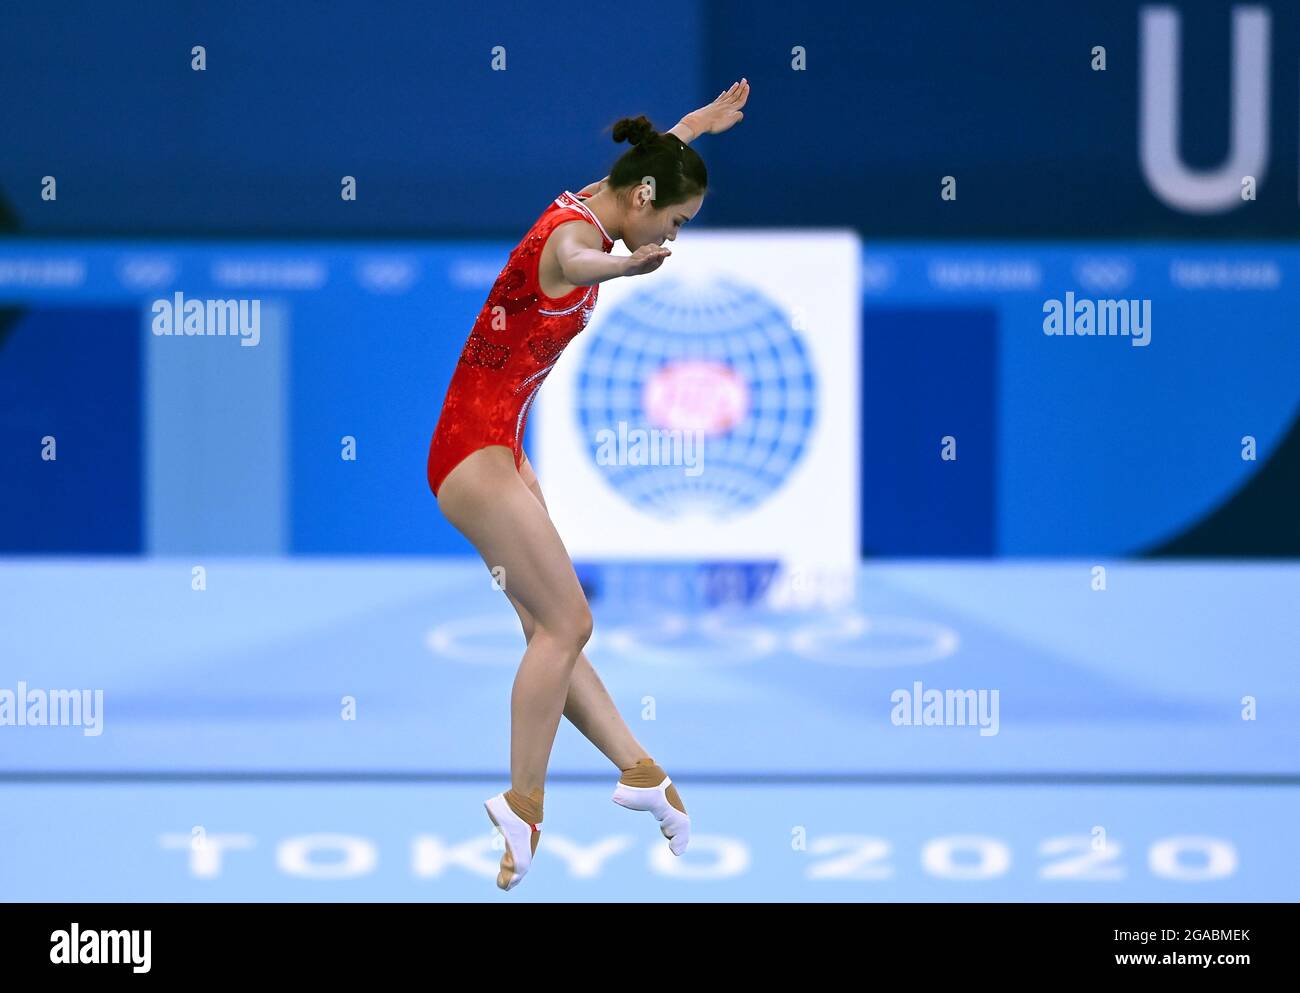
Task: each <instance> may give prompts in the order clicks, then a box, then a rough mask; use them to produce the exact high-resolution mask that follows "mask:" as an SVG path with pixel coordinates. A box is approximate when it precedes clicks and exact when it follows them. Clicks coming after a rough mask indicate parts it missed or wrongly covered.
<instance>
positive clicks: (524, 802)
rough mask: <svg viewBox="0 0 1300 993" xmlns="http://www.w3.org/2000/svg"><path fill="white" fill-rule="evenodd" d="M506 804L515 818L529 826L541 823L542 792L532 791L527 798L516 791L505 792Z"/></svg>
mask: <svg viewBox="0 0 1300 993" xmlns="http://www.w3.org/2000/svg"><path fill="white" fill-rule="evenodd" d="M506 803H507V804H509V806H510V809H511V810H513V811H514V812H515V816H516V817H518V818H519V819H520V820H523V821H527V822H528V823H529V824H541V823H542V791H541V790H533V791H532V792H531V793H529V794H528V795H527V796H525V795H524V794H523V793H520V792H519V791H518V790H515V789H509V790H506Z"/></svg>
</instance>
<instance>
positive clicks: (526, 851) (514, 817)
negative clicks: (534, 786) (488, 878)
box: [483, 789, 542, 890]
mask: <svg viewBox="0 0 1300 993" xmlns="http://www.w3.org/2000/svg"><path fill="white" fill-rule="evenodd" d="M483 806H484V808H485V809H486V810H487V815H488V817H490V818H491V819H492V823H493V824H495V825H496V826H497V830H498V831H500V832H501V837H502V838H504V839H505V843H506V853H505V854H504V855H503V856H501V871H500V872H498V873H497V885H498V886H499V887H501V889H503V890H512V889H514V888H515V887H516V886H518V885H519V881H520V880H521V879H523V878H524V875H525V874H526V873H527V872H528V869H529V867H530V866H531V865H532V864H533V854H534V853H535V852H536V851H537V842H538V840H539V839H540V838H541V828H542V791H541V790H539V789H538V790H533V791H532V792H531V793H529V794H528V795H526V796H525V795H524V794H522V793H519V792H517V791H515V790H513V789H510V790H506V791H505V792H504V793H498V794H497V795H496V796H494V797H492V798H491V799H490V800H486V801H484V803H483Z"/></svg>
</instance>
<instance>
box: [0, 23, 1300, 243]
mask: <svg viewBox="0 0 1300 993" xmlns="http://www.w3.org/2000/svg"><path fill="white" fill-rule="evenodd" d="M1143 6H1144V5H1143V4H1141V3H1138V2H1136V0H1091V2H1089V3H1087V4H1080V3H1076V2H1073V0H1042V2H1036V0H1010V2H1003V3H998V4H995V5H987V4H970V3H965V2H962V0H937V2H928V3H924V4H907V3H871V4H859V3H848V2H831V3H825V2H823V3H816V4H806V5H791V4H788V3H784V2H781V0H745V2H739V0H714V2H706V0H693V2H692V0H664V2H660V3H656V4H655V5H654V7H653V9H652V10H647V9H645V8H643V7H640V6H637V5H622V6H619V5H613V6H599V5H595V4H558V5H557V4H532V3H527V2H524V0H519V2H513V3H503V2H487V3H482V4H477V5H474V6H473V7H472V8H467V7H465V6H464V5H452V4H443V3H433V4H428V3H416V2H395V3H391V4H385V5H384V6H383V7H382V8H376V9H370V8H365V7H358V6H357V5H355V4H351V3H343V2H341V0H323V2H322V0H313V2H305V0H287V2H283V3H277V4H265V3H256V2H233V3H231V2H227V3H221V4H200V3H194V2H188V3H184V2H182V3H178V2H166V0H143V2H136V3H132V4H125V5H124V4H112V5H109V4H102V3H96V2H79V3H69V2H66V0H65V2H57V0H56V2H53V3H48V4H41V5H24V6H22V7H17V6H16V5H9V6H7V7H6V8H5V9H4V11H3V12H0V94H3V99H0V134H2V135H4V140H5V154H4V156H3V157H2V158H0V203H3V204H5V206H4V207H0V230H6V229H7V230H8V231H10V232H11V233H22V234H51V233H54V234H74V233H85V232H90V231H93V232H99V233H114V234H122V235H127V236H132V237H136V236H141V235H147V234H159V233H167V234H180V235H188V234H191V233H194V232H200V231H201V232H211V233H221V234H241V235H247V234H277V235H290V236H308V237H316V236H320V235H330V236H335V235H345V234H368V235H375V236H391V235H394V234H397V235H455V236H465V235H471V236H473V235H483V234H491V235H494V236H499V237H503V238H508V237H510V236H511V235H517V234H518V232H519V226H520V224H521V223H522V222H523V219H525V218H531V217H533V216H535V214H536V205H537V203H538V202H539V201H542V202H544V201H545V200H546V199H547V198H548V197H549V196H551V195H552V191H553V190H555V189H564V188H571V189H575V190H576V189H580V188H581V187H582V186H583V185H584V184H585V183H587V182H590V181H592V180H595V179H599V178H600V177H601V176H603V175H605V173H606V172H607V170H608V167H609V165H610V164H611V163H612V162H613V160H614V158H615V157H616V154H617V153H618V152H619V151H621V150H623V149H624V148H626V146H618V145H615V144H614V143H613V142H612V141H611V139H610V135H609V134H608V133H606V132H602V128H604V127H606V126H607V125H609V124H612V123H613V122H614V121H615V120H617V119H618V118H619V117H622V116H626V115H630V114H637V113H645V114H647V115H649V116H650V118H651V119H652V120H653V121H654V122H655V123H656V124H657V125H659V126H660V127H663V128H667V127H670V126H671V125H672V124H674V123H675V122H676V121H677V119H678V118H679V117H680V116H681V115H682V114H683V113H685V112H686V111H688V110H691V109H693V108H694V107H696V106H698V105H700V104H701V103H704V102H707V101H708V100H711V99H712V98H713V97H714V95H716V94H717V93H718V91H719V90H720V89H722V88H723V87H725V86H726V85H728V84H729V83H730V82H731V81H732V80H735V79H739V78H740V77H741V76H746V77H747V78H748V79H749V80H750V81H751V82H752V84H753V93H754V99H753V100H752V101H751V105H750V106H749V108H747V111H746V121H745V124H744V126H743V127H741V128H738V129H736V130H734V131H732V132H731V133H729V134H727V135H725V136H721V137H712V138H709V137H706V138H703V139H701V143H700V146H699V147H700V149H701V152H702V154H703V155H704V156H705V158H706V161H707V162H708V165H709V168H710V178H711V186H712V189H711V194H710V197H709V200H708V203H707V205H706V207H705V210H704V212H703V213H702V215H701V217H700V218H699V223H712V224H717V225H725V226H737V225H753V226H768V225H791V226H799V227H805V226H814V227H816V226H827V225H830V226H837V227H839V226H844V225H851V226H854V227H857V228H858V229H860V230H861V231H862V232H863V233H864V235H869V236H874V237H895V236H905V237H922V238H942V237H948V236H960V237H1012V238H1024V237H1057V236H1084V237H1130V236H1137V237H1143V236H1150V235H1159V236H1161V237H1170V238H1182V237H1193V236H1195V237H1249V236H1254V235H1262V236H1268V237H1278V236H1286V237H1290V236H1292V235H1293V234H1294V233H1295V232H1296V230H1297V227H1298V225H1300V201H1298V199H1297V195H1296V193H1297V188H1298V185H1300V184H1298V182H1297V179H1298V176H1300V171H1298V170H1300V163H1298V162H1297V148H1300V123H1298V122H1300V82H1298V81H1300V7H1298V6H1297V5H1296V4H1294V3H1289V2H1285V3H1284V2H1267V3H1262V4H1257V5H1254V6H1256V7H1258V8H1261V9H1263V10H1266V11H1268V12H1269V15H1270V35H1271V53H1270V56H1271V57H1270V61H1269V67H1268V68H1269V72H1268V80H1269V83H1270V106H1269V115H1268V119H1269V148H1270V154H1269V156H1268V161H1267V170H1266V173H1265V175H1263V176H1261V177H1260V180H1261V182H1260V191H1259V200H1258V201H1257V202H1256V203H1254V204H1243V205H1242V206H1241V207H1239V208H1238V209H1235V210H1232V211H1229V212H1227V213H1226V214H1222V215H1215V216H1198V215H1189V214H1184V213H1179V212H1177V211H1175V210H1172V209H1170V208H1169V207H1167V206H1165V205H1164V204H1163V203H1161V202H1160V201H1159V200H1158V199H1157V198H1156V197H1155V196H1153V195H1152V193H1151V191H1150V190H1149V189H1148V188H1147V186H1146V183H1145V181H1144V180H1143V178H1142V175H1141V171H1140V170H1139V168H1138V156H1137V131H1138V110H1137V108H1138V100H1137V93H1138V66H1139V54H1140V49H1139V11H1140V10H1141V9H1142V7H1143ZM1145 6H1150V5H1145ZM1171 6H1172V8H1173V9H1174V10H1176V11H1178V12H1180V14H1181V15H1182V17H1181V41H1182V58H1183V66H1184V68H1183V72H1182V77H1181V84H1182V85H1181V97H1182V106H1183V108H1184V110H1183V117H1182V129H1181V130H1182V135H1181V145H1182V148H1181V151H1182V154H1183V156H1184V158H1185V160H1186V162H1187V164H1188V165H1189V166H1191V167H1193V168H1210V167H1212V166H1214V165H1216V164H1217V163H1219V162H1220V161H1221V160H1222V159H1223V157H1224V155H1225V153H1226V151H1227V148H1228V140H1229V126H1228V112H1229V82H1230V73H1229V67H1230V62H1229V57H1230V51H1231V47H1230V46H1231V24H1232V22H1231V13H1230V12H1231V10H1232V8H1233V7H1234V6H1244V5H1241V4H1236V5H1234V4H1233V3H1231V2H1229V0H1195V2H1183V3H1175V4H1172V5H1171ZM194 45H204V46H205V47H206V49H207V59H208V61H207V69H206V70H205V71H204V72H194V71H192V70H191V68H190V59H191V56H190V50H191V48H192V47H193V46H194ZM498 45H500V46H504V48H505V52H506V60H507V61H506V66H507V68H506V70H505V71H503V72H502V71H493V70H492V68H491V59H492V51H493V49H494V47H495V46H498ZM1094 45H1101V46H1104V47H1105V48H1106V50H1107V69H1106V71H1105V72H1094V71H1092V70H1091V68H1090V66H1089V63H1090V59H1091V55H1090V53H1091V50H1092V47H1093V46H1094ZM795 46H803V48H804V49H805V51H806V53H807V63H806V65H807V67H806V69H805V70H804V71H798V72H796V71H792V70H791V58H792V56H791V52H792V49H794V47H795ZM45 175H54V176H55V177H56V178H57V179H58V182H59V197H58V200H57V201H56V202H43V201H42V200H41V199H40V180H41V177H42V176H45ZM344 175H352V176H355V177H356V178H357V180H358V190H359V196H358V199H357V200H356V202H354V203H345V202H343V201H341V200H340V198H339V182H340V177H342V176H344ZM944 175H953V176H956V177H957V178H958V180H959V187H958V192H959V196H958V200H957V201H956V202H955V203H953V202H946V203H945V202H941V201H940V200H939V198H938V196H937V192H938V186H939V180H940V177H942V176H944Z"/></svg>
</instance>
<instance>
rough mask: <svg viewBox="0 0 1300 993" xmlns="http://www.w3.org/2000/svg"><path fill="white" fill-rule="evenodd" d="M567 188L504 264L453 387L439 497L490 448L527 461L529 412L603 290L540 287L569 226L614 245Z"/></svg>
mask: <svg viewBox="0 0 1300 993" xmlns="http://www.w3.org/2000/svg"><path fill="white" fill-rule="evenodd" d="M585 199H586V196H583V195H578V194H573V193H570V192H569V191H568V190H565V191H564V192H563V193H562V194H560V195H559V196H558V197H556V198H555V200H554V201H553V202H552V203H551V205H550V206H549V207H547V208H546V210H545V211H544V212H543V213H542V216H541V217H539V218H538V219H537V221H536V223H535V224H533V226H532V227H531V228H530V229H529V231H528V233H527V234H526V235H524V238H523V240H522V241H521V242H519V244H518V245H516V246H515V248H514V250H513V251H512V252H511V253H510V258H509V259H507V260H506V264H505V268H503V269H502V270H501V274H500V275H499V276H497V279H496V282H495V283H493V284H492V290H491V292H490V293H488V298H487V302H486V303H484V304H483V309H482V310H481V311H479V315H478V320H476V321H475V322H474V327H473V329H472V330H471V331H470V335H469V340H468V341H466V342H465V348H464V350H463V351H462V352H461V355H460V361H459V362H458V363H457V365H456V371H455V372H454V373H453V374H452V377H451V383H450V384H449V385H448V386H447V397H446V399H445V400H444V401H443V404H442V413H441V415H439V417H438V426H437V427H436V428H434V431H433V440H432V441H431V442H430V444H429V468H428V475H429V488H430V489H431V490H433V493H434V496H437V494H438V488H439V487H440V486H441V485H442V481H443V480H444V479H446V478H447V474H448V473H449V472H451V470H452V469H454V468H456V466H458V465H459V464H460V463H461V461H462V460H464V459H465V457H466V456H468V455H471V454H473V453H474V452H477V451H478V450H479V449H480V448H483V447H485V446H487V445H505V446H506V447H507V448H510V449H511V450H512V451H513V452H514V456H515V468H516V469H518V468H519V466H520V464H521V463H522V462H523V448H522V447H521V445H522V440H523V436H524V425H525V424H526V423H527V420H528V408H529V407H531V406H532V403H533V398H534V397H535V396H536V395H537V390H538V389H539V388H540V387H541V385H542V381H543V380H545V379H546V375H547V373H549V372H550V371H551V367H552V366H554V365H555V363H556V361H557V360H558V359H559V357H560V353H561V352H562V351H564V346H565V345H567V344H568V343H569V342H570V341H572V340H573V339H574V338H575V337H576V336H577V334H578V332H579V331H581V330H582V329H583V328H584V327H586V326H587V321H589V320H590V319H591V312H592V310H593V308H594V307H595V306H596V297H597V295H598V294H599V292H600V287H599V286H598V285H596V286H578V287H575V288H574V289H573V290H572V291H571V292H569V293H567V294H565V295H564V296H562V297H558V298H557V297H548V296H547V295H546V294H544V293H543V292H542V288H541V285H540V284H539V282H538V275H537V270H538V264H539V262H540V260H541V256H542V248H543V247H544V246H545V245H546V239H547V238H548V237H549V236H550V234H551V232H552V231H553V230H555V228H556V227H557V226H558V225H560V224H563V223H565V222H566V221H578V220H582V221H587V222H588V223H589V224H594V225H595V226H596V228H597V229H598V230H599V231H600V234H601V239H602V241H603V244H602V247H601V251H603V252H609V250H610V249H611V248H613V247H614V241H613V239H612V238H610V236H609V234H608V233H607V232H606V231H605V229H604V227H602V226H601V223H600V221H599V220H598V219H597V217H596V215H595V214H593V213H592V212H591V211H590V210H589V209H588V208H587V206H586V204H584V203H583V200H585Z"/></svg>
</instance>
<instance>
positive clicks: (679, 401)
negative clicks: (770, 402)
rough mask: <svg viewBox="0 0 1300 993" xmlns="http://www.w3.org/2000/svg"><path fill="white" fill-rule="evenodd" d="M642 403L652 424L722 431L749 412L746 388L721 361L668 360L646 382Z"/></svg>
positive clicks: (732, 370)
mask: <svg viewBox="0 0 1300 993" xmlns="http://www.w3.org/2000/svg"><path fill="white" fill-rule="evenodd" d="M641 402H642V405H643V406H644V407H645V410H646V413H647V415H648V416H649V419H650V422H651V424H653V425H654V426H655V427H663V428H668V429H669V430H673V429H680V430H683V431H704V432H705V433H706V434H724V433H726V432H727V431H730V430H731V429H732V428H733V427H735V426H736V425H737V424H739V423H740V422H741V421H742V420H744V418H745V415H746V414H748V413H749V388H748V387H747V386H746V385H745V380H744V379H743V378H742V377H741V376H739V375H738V374H737V373H736V371H735V370H734V369H733V368H731V366H729V365H727V364H726V363H724V362H714V361H708V360H697V359H687V360H680V361H676V362H671V363H669V364H667V365H665V366H663V367H661V368H660V369H658V370H657V371H656V372H655V373H654V374H653V375H651V376H650V377H649V378H648V379H647V380H646V383H645V387H644V390H643V394H642V398H641Z"/></svg>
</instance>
